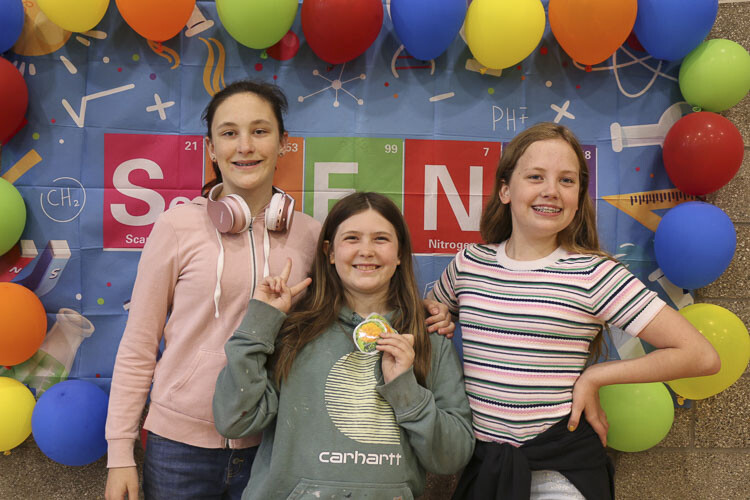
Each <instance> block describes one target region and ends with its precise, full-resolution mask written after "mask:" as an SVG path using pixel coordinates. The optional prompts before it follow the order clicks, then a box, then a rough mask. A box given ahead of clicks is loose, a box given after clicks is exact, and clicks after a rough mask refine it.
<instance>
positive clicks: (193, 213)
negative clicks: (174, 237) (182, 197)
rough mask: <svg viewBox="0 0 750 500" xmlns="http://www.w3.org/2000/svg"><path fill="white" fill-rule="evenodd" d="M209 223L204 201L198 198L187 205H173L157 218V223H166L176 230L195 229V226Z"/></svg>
mask: <svg viewBox="0 0 750 500" xmlns="http://www.w3.org/2000/svg"><path fill="white" fill-rule="evenodd" d="M206 222H210V221H209V220H208V213H207V212H206V199H205V198H203V197H201V196H199V197H197V198H195V199H193V200H192V201H190V202H189V203H180V204H179V205H175V206H173V207H171V208H169V209H167V210H166V211H164V212H163V213H162V214H160V215H159V217H158V218H157V224H158V223H162V224H164V223H166V224H169V225H171V226H172V227H174V228H175V229H176V230H177V229H180V228H184V227H189V228H190V229H195V228H196V226H197V225H199V224H203V223H206Z"/></svg>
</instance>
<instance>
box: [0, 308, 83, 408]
mask: <svg viewBox="0 0 750 500" xmlns="http://www.w3.org/2000/svg"><path fill="white" fill-rule="evenodd" d="M92 333H94V325H93V324H92V323H91V321H89V320H88V319H86V318H85V317H84V316H82V315H81V314H79V313H78V312H76V311H74V310H73V309H68V308H65V307H63V308H62V309H60V310H59V311H58V312H57V321H56V322H55V324H54V325H53V326H52V328H51V329H50V331H49V332H47V336H46V337H45V338H44V342H42V345H41V347H39V350H38V351H37V352H36V353H34V355H33V356H32V357H31V358H29V359H28V360H26V361H24V362H23V363H21V364H18V365H16V366H13V367H11V368H10V369H9V370H7V371H4V373H0V375H3V376H6V377H12V378H14V379H16V380H18V381H19V382H21V383H22V384H26V385H28V386H29V388H30V389H32V390H33V391H35V392H36V397H37V399H38V398H39V396H41V394H42V393H43V392H44V391H46V390H47V389H49V388H50V387H52V386H53V385H55V384H56V383H58V382H62V381H63V380H66V379H67V378H68V375H69V374H70V369H71V368H72V367H73V361H74V360H75V358H76V353H78V348H79V347H80V345H81V342H83V339H86V338H88V337H90V336H91V334H92Z"/></svg>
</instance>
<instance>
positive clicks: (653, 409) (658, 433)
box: [599, 382, 674, 452]
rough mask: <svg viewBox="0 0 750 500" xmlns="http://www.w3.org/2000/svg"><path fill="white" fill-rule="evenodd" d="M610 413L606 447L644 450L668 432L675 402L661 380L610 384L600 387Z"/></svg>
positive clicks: (631, 450) (602, 401)
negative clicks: (646, 382) (647, 382)
mask: <svg viewBox="0 0 750 500" xmlns="http://www.w3.org/2000/svg"><path fill="white" fill-rule="evenodd" d="M599 399H600V401H601V405H602V408H604V411H605V412H606V414H607V422H609V432H608V433H607V446H609V447H610V448H614V449H615V450H620V451H630V452H633V451H643V450H647V449H649V448H651V447H652V446H655V445H656V444H657V443H659V441H661V440H662V439H664V437H665V436H666V435H667V434H668V433H669V429H671V428H672V422H673V421H674V403H672V397H671V396H670V395H669V391H668V390H667V387H666V386H665V385H664V384H662V383H661V382H653V383H649V384H618V385H607V386H604V387H602V388H601V389H599Z"/></svg>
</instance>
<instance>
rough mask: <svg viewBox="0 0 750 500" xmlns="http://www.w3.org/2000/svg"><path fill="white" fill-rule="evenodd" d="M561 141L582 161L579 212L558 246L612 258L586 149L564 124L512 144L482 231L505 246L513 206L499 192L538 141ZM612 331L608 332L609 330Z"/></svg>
mask: <svg viewBox="0 0 750 500" xmlns="http://www.w3.org/2000/svg"><path fill="white" fill-rule="evenodd" d="M550 139H560V140H563V141H565V142H567V143H568V144H569V145H570V147H571V148H572V149H573V152H574V153H575V155H576V158H577V159H578V172H579V179H578V180H579V182H578V210H577V211H576V214H575V216H574V217H573V220H572V221H571V222H570V224H569V225H568V227H566V228H565V229H563V230H562V231H560V232H559V233H558V234H557V244H558V245H560V246H561V247H563V248H564V249H565V250H567V251H569V252H571V253H580V254H593V255H599V256H602V257H606V258H610V259H612V256H611V255H609V254H608V253H607V252H605V251H604V250H602V249H601V247H600V246H599V234H598V233H597V230H596V213H595V212H594V204H593V203H592V202H591V198H590V197H589V192H588V189H589V168H588V165H587V164H586V157H585V156H584V153H583V148H581V144H580V143H579V142H578V138H576V136H575V134H573V132H571V131H570V129H568V128H567V127H565V126H563V125H558V124H557V123H551V122H542V123H537V124H536V125H533V126H531V127H529V128H527V129H526V130H524V131H523V132H521V133H520V134H518V135H517V136H515V137H514V138H513V140H511V141H510V143H508V146H507V147H506V148H505V149H504V150H503V153H502V156H501V157H500V163H499V164H498V166H497V171H496V172H495V186H494V188H493V191H492V195H491V196H490V200H489V202H487V205H485V207H484V210H483V211H482V218H481V220H480V223H479V231H480V233H481V235H482V238H483V239H484V241H485V242H487V243H501V242H503V241H505V240H507V239H508V238H510V235H511V233H512V232H513V221H512V219H511V212H510V205H506V204H504V203H503V202H502V201H500V197H499V193H500V188H501V187H502V186H503V184H508V185H509V184H510V179H511V176H512V175H513V171H514V170H515V169H516V164H517V163H518V160H519V159H520V158H521V156H522V155H523V154H524V153H525V152H526V150H527V149H528V148H529V146H531V145H532V144H534V143H535V142H537V141H546V140H550ZM604 329H607V326H606V325H604V326H603V327H602V330H600V331H599V333H598V334H597V335H596V336H595V337H594V339H593V340H592V341H591V344H590V346H589V353H590V355H589V360H596V359H597V358H598V357H599V354H600V353H601V350H602V345H601V344H602V331H603V330H604ZM607 330H608V329H607Z"/></svg>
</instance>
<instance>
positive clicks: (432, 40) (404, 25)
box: [391, 0, 466, 61]
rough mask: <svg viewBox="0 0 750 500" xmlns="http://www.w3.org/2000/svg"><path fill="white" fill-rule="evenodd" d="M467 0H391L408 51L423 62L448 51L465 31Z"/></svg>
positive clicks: (400, 35)
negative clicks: (457, 36)
mask: <svg viewBox="0 0 750 500" xmlns="http://www.w3.org/2000/svg"><path fill="white" fill-rule="evenodd" d="M465 17H466V0H391V19H392V20H393V27H394V29H395V30H396V35H397V36H398V38H399V40H401V43H403V44H404V48H406V50H407V52H409V54H411V55H412V56H414V57H416V58H417V59H420V60H422V61H429V60H430V59H435V58H436V57H438V56H439V55H440V54H442V53H443V52H445V51H446V50H447V49H448V47H449V46H450V44H451V43H452V42H453V40H454V39H455V38H456V35H457V34H458V32H459V31H460V30H461V26H462V25H463V23H464V18H465Z"/></svg>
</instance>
